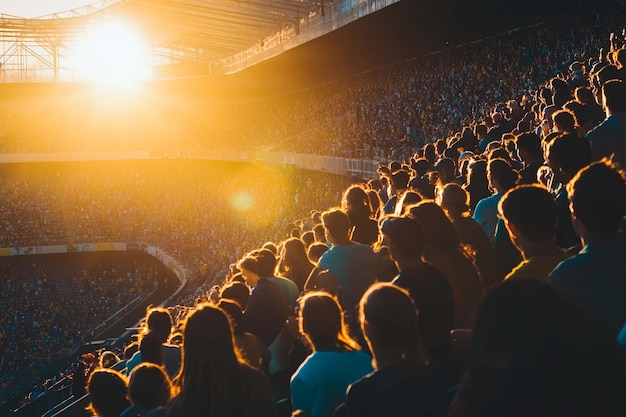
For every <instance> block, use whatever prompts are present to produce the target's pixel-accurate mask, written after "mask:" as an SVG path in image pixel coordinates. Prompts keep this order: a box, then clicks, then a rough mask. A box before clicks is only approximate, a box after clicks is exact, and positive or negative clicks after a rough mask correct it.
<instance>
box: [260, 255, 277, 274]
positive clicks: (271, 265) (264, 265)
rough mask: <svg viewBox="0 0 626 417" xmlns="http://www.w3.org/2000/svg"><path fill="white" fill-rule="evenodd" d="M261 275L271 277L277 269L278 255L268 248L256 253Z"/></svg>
mask: <svg viewBox="0 0 626 417" xmlns="http://www.w3.org/2000/svg"><path fill="white" fill-rule="evenodd" d="M256 261H257V270H258V273H259V277H262V278H263V277H271V276H273V275H274V271H275V269H276V256H274V254H273V253H272V252H271V251H270V250H268V249H261V250H260V251H259V252H258V253H257V255H256Z"/></svg>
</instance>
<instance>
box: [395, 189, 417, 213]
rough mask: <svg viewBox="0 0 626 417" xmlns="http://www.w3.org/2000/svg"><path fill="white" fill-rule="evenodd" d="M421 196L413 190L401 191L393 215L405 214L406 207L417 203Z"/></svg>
mask: <svg viewBox="0 0 626 417" xmlns="http://www.w3.org/2000/svg"><path fill="white" fill-rule="evenodd" d="M422 200H423V198H422V196H421V194H420V193H418V192H417V191H413V190H406V191H404V192H403V193H402V195H401V196H400V197H399V198H398V201H397V203H396V209H395V213H394V214H395V215H396V216H402V215H404V214H406V211H407V207H409V206H411V205H413V204H416V203H419V202H420V201H422Z"/></svg>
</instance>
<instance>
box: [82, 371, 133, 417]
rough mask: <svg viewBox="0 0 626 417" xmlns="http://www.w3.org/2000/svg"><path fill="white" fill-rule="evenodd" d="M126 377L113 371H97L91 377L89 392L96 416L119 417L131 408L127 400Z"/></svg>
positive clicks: (90, 405)
mask: <svg viewBox="0 0 626 417" xmlns="http://www.w3.org/2000/svg"><path fill="white" fill-rule="evenodd" d="M127 383H128V381H127V380H126V376H124V375H122V374H121V373H119V372H117V371H114V370H112V369H105V368H103V369H96V370H95V371H93V372H92V373H91V375H90V376H89V381H88V382H87V392H89V401H90V403H89V407H88V410H90V411H91V412H92V413H93V415H94V416H97V417H118V416H119V415H120V414H121V413H122V411H124V410H125V409H126V408H128V407H129V406H130V401H128V399H127V398H126V386H127Z"/></svg>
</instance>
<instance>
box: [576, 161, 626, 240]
mask: <svg viewBox="0 0 626 417" xmlns="http://www.w3.org/2000/svg"><path fill="white" fill-rule="evenodd" d="M624 178H625V176H624V172H623V171H621V170H620V169H619V168H617V167H616V166H614V165H611V164H610V163H608V162H607V161H600V162H595V163H593V164H591V165H589V166H587V167H586V168H583V169H582V170H580V171H579V172H578V173H577V174H576V175H575V176H574V178H572V180H571V181H570V182H569V183H568V184H567V194H568V196H569V200H570V207H571V210H572V211H573V214H574V216H575V217H576V219H577V220H578V221H580V222H581V223H582V224H583V225H584V226H585V227H586V228H587V230H588V231H589V232H590V233H591V234H593V235H594V236H595V237H610V236H613V235H615V234H616V233H618V232H619V230H620V229H621V227H622V223H623V218H624V215H626V182H625V180H624Z"/></svg>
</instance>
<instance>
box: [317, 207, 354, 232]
mask: <svg viewBox="0 0 626 417" xmlns="http://www.w3.org/2000/svg"><path fill="white" fill-rule="evenodd" d="M322 223H324V228H325V229H326V230H328V233H330V234H331V235H332V236H333V237H335V238H340V239H341V238H347V237H348V234H349V232H350V221H349V220H348V215H347V214H346V213H344V212H343V211H341V210H340V209H331V210H328V211H325V212H324V214H322Z"/></svg>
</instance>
